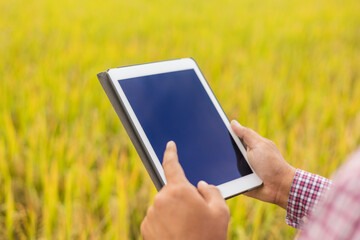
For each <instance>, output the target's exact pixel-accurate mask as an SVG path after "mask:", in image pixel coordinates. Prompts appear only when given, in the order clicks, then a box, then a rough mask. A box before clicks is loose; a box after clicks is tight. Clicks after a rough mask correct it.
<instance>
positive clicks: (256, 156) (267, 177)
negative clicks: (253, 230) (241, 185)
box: [231, 121, 331, 228]
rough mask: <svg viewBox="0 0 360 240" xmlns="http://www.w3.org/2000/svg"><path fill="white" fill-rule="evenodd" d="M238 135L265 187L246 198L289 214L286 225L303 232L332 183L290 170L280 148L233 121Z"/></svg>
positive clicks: (298, 170) (291, 168)
mask: <svg viewBox="0 0 360 240" xmlns="http://www.w3.org/2000/svg"><path fill="white" fill-rule="evenodd" d="M231 126H232V128H233V130H234V132H235V133H236V134H237V135H238V136H239V137H240V139H241V140H242V142H243V143H244V145H245V147H246V149H247V156H248V160H249V162H250V164H251V166H252V167H253V169H254V170H255V172H256V173H257V174H258V175H259V177H260V178H261V179H262V180H263V182H264V185H263V186H262V187H260V188H258V189H255V190H253V191H251V192H249V193H246V195H248V196H250V197H253V198H256V199H259V200H261V201H265V202H270V203H274V204H277V205H279V206H280V207H282V208H284V209H286V210H287V216H286V222H287V223H288V224H289V225H290V226H292V227H296V228H300V227H301V225H302V223H303V219H304V217H306V216H307V215H308V214H309V213H310V212H311V211H312V208H313V206H314V205H315V204H316V203H317V202H318V201H319V199H320V197H321V195H322V193H323V192H324V191H325V190H327V188H328V187H329V186H330V183H331V182H330V180H328V179H326V178H323V177H321V176H318V175H315V174H311V173H308V172H305V171H302V170H300V169H297V170H296V169H295V168H293V167H292V166H290V165H289V164H288V163H287V162H286V161H285V159H284V158H283V156H282V155H281V153H280V152H279V150H278V148H277V147H276V145H275V144H274V143H273V142H272V141H270V140H268V139H266V138H263V137H261V136H260V135H259V134H257V133H256V132H254V131H253V130H251V129H249V128H246V127H243V126H241V125H240V124H239V123H238V122H237V121H232V122H231Z"/></svg>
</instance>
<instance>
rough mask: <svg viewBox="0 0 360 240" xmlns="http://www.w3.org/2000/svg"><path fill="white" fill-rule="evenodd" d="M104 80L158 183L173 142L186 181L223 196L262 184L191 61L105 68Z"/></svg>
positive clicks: (235, 193) (203, 79)
mask: <svg viewBox="0 0 360 240" xmlns="http://www.w3.org/2000/svg"><path fill="white" fill-rule="evenodd" d="M107 74H108V77H109V79H110V81H111V84H112V85H113V88H114V90H115V92H116V95H117V97H118V98H119V101H120V102H121V104H122V107H123V108H124V111H125V112H126V114H127V117H128V119H129V121H130V123H131V125H132V128H133V130H134V132H135V133H136V134H137V136H138V139H139V140H140V143H141V145H142V147H143V149H144V150H145V152H146V153H147V155H148V157H149V161H150V162H151V165H152V166H153V168H154V171H155V172H156V174H157V175H158V177H159V179H160V181H161V182H162V183H163V184H166V178H165V174H164V171H163V168H162V165H161V164H162V160H163V154H164V151H165V147H166V143H167V142H168V141H170V140H173V141H174V142H175V143H176V145H177V149H178V155H179V162H180V164H181V166H182V167H183V169H184V172H185V175H186V177H187V179H188V180H189V182H190V183H191V184H193V185H194V186H196V185H197V183H198V182H199V181H200V180H204V181H206V182H207V183H209V184H213V185H216V186H217V187H218V188H219V190H220V192H221V194H222V196H223V197H224V198H230V197H232V196H235V195H238V194H240V193H243V192H246V191H249V190H251V189H254V188H256V187H258V186H260V185H261V184H262V181H261V180H260V178H259V177H258V176H257V175H256V173H255V172H254V171H253V169H252V168H251V166H250V165H249V163H248V161H247V157H246V150H245V148H244V146H243V145H242V143H241V141H240V139H239V138H238V137H237V136H236V135H235V133H234V132H233V130H232V129H231V126H230V122H229V120H228V118H227V117H226V114H225V113H224V111H223V109H222V108H221V106H220V104H219V102H218V101H217V99H216V97H215V95H214V93H213V92H212V90H211V88H210V86H209V85H208V83H207V81H206V80H205V78H204V76H203V75H202V73H201V71H200V69H199V67H198V66H197V64H196V62H195V61H194V60H193V59H191V58H185V59H176V60H168V61H162V62H154V63H147V64H141V65H133V66H126V67H120V68H114V69H109V70H108V71H107Z"/></svg>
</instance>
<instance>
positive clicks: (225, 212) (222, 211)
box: [217, 204, 230, 219]
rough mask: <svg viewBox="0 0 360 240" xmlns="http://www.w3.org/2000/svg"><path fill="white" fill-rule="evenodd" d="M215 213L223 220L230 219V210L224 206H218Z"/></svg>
mask: <svg viewBox="0 0 360 240" xmlns="http://www.w3.org/2000/svg"><path fill="white" fill-rule="evenodd" d="M217 213H218V215H219V217H222V218H224V219H230V210H229V208H228V207H227V205H226V204H223V205H221V206H219V208H218V212H217Z"/></svg>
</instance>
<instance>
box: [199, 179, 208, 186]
mask: <svg viewBox="0 0 360 240" xmlns="http://www.w3.org/2000/svg"><path fill="white" fill-rule="evenodd" d="M200 185H204V187H206V186H207V185H208V184H207V182H205V181H203V180H201V181H200V182H199V183H198V186H200Z"/></svg>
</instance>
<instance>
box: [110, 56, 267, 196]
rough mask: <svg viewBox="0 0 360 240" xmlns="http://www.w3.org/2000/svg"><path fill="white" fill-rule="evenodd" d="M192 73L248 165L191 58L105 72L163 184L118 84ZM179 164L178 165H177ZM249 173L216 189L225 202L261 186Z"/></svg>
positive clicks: (152, 153) (161, 172) (155, 160)
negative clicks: (179, 72) (143, 77)
mask: <svg viewBox="0 0 360 240" xmlns="http://www.w3.org/2000/svg"><path fill="white" fill-rule="evenodd" d="M189 69H193V70H194V71H195V73H196V75H197V77H198V78H199V80H200V82H201V84H202V86H203V87H204V89H205V91H206V93H207V94H208V96H209V98H210V99H211V102H212V103H213V105H214V106H215V108H216V110H217V112H218V113H219V115H220V117H221V119H222V120H223V122H224V124H225V126H226V128H227V129H228V131H229V133H230V135H231V136H232V138H233V139H234V141H235V143H236V145H237V146H238V147H239V149H240V151H241V154H243V156H244V158H245V160H246V161H247V163H248V164H249V162H248V159H247V155H246V150H245V148H244V146H243V144H242V143H241V141H240V139H239V138H238V137H237V136H236V134H235V133H234V131H233V130H232V128H231V125H230V122H229V120H228V118H227V116H226V114H225V112H224V111H223V109H222V107H221V106H220V104H219V102H218V101H217V99H216V97H215V95H214V93H213V91H212V90H211V88H210V86H209V84H208V83H207V81H206V79H205V77H204V76H203V74H202V73H201V71H200V69H199V67H198V65H197V64H196V62H195V61H194V60H193V59H192V58H183V59H175V60H168V61H162V62H153V63H146V64H140V65H133V66H126V67H120V68H114V69H109V70H108V71H107V74H108V76H109V79H110V82H111V83H112V85H113V87H114V89H115V92H116V95H117V97H118V98H119V100H120V102H122V104H123V106H124V108H125V110H126V112H127V114H128V117H129V120H130V121H131V122H132V124H133V126H134V128H135V131H137V133H138V135H139V137H140V139H141V140H142V143H143V145H144V147H145V150H146V151H147V153H148V154H149V157H150V159H151V163H152V165H153V166H154V169H155V170H156V172H157V174H158V175H159V177H160V180H161V181H162V182H163V183H164V184H166V178H165V174H164V170H163V168H162V165H161V162H160V160H159V159H158V157H157V155H156V154H155V151H154V149H153V147H152V145H151V144H150V141H149V139H148V138H147V136H146V134H145V132H144V130H143V128H142V126H141V124H140V122H139V120H138V119H137V117H136V115H135V113H134V111H133V109H132V107H131V105H130V103H129V101H128V99H127V97H126V95H125V93H124V91H123V90H122V88H121V85H120V84H119V83H118V81H120V80H125V79H129V78H135V77H142V76H148V75H154V74H161V73H167V72H175V71H182V70H189ZM180 162H181V161H180ZM249 166H250V168H251V170H252V172H253V173H251V174H249V175H246V176H243V177H240V178H237V179H234V180H231V181H229V182H226V183H223V184H220V185H218V186H217V187H218V188H219V190H220V192H221V194H222V196H223V197H224V198H225V199H227V198H230V197H232V196H236V195H238V194H241V193H243V192H246V191H249V190H252V189H254V188H256V187H259V186H260V185H261V184H262V181H261V179H260V178H259V177H258V176H257V174H256V173H255V172H254V170H253V169H252V167H251V165H250V164H249Z"/></svg>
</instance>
